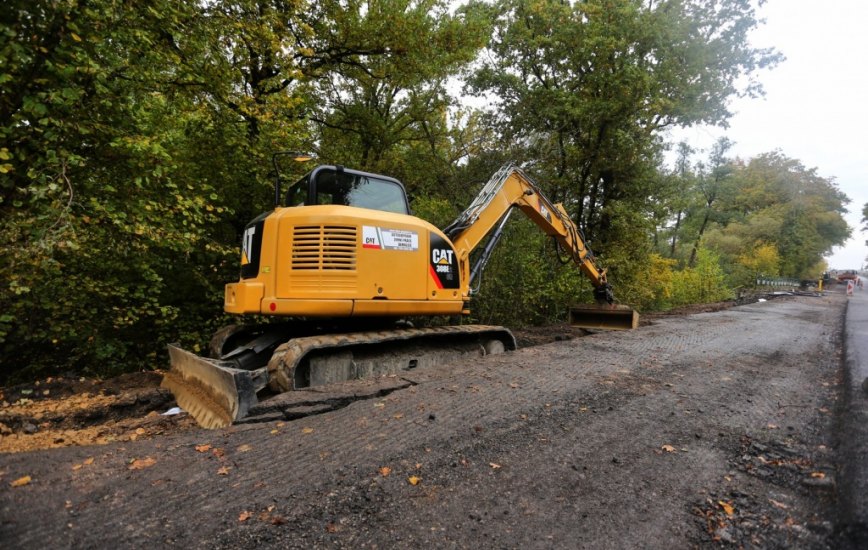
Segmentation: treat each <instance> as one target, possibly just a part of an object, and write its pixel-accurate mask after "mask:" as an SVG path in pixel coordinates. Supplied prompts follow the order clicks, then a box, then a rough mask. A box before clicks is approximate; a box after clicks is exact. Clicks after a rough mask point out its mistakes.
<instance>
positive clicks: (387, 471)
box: [380, 466, 392, 477]
mask: <svg viewBox="0 0 868 550" xmlns="http://www.w3.org/2000/svg"><path fill="white" fill-rule="evenodd" d="M391 473H392V469H391V468H389V467H388V466H383V467H382V468H380V475H381V476H383V477H389V474H391Z"/></svg>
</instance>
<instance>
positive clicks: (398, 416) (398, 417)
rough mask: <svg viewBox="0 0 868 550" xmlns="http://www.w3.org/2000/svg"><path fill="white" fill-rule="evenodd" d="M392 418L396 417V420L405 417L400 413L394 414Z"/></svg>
mask: <svg viewBox="0 0 868 550" xmlns="http://www.w3.org/2000/svg"><path fill="white" fill-rule="evenodd" d="M392 418H394V419H395V420H401V419H402V418H404V415H403V414H402V413H398V414H396V415H395V416H393V417H392Z"/></svg>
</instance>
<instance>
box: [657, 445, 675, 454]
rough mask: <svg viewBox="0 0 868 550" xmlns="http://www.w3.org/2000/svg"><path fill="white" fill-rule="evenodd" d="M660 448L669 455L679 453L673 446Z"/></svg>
mask: <svg viewBox="0 0 868 550" xmlns="http://www.w3.org/2000/svg"><path fill="white" fill-rule="evenodd" d="M660 448H661V449H663V450H664V451H666V452H667V453H677V452H678V450H677V449H676V448H675V447H673V446H672V445H661V446H660Z"/></svg>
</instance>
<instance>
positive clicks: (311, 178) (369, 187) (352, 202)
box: [284, 165, 410, 214]
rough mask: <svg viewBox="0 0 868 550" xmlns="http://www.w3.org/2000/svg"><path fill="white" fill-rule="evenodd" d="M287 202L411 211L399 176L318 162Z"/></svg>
mask: <svg viewBox="0 0 868 550" xmlns="http://www.w3.org/2000/svg"><path fill="white" fill-rule="evenodd" d="M284 204H285V205H286V206H305V205H309V206H312V205H324V204H330V205H343V206H355V207H357V208H367V209H370V210H379V211H381V212H393V213H395V214H409V213H410V206H409V204H408V202H407V193H406V191H405V190H404V186H403V185H402V184H401V182H399V181H398V180H396V179H394V178H390V177H388V176H382V175H379V174H369V173H367V172H360V171H358V170H349V169H346V168H344V167H343V166H328V165H327V166H318V167H317V168H315V169H314V170H312V171H310V172H308V173H307V174H305V175H304V177H302V178H301V179H299V180H298V181H297V182H295V183H294V184H292V185H291V186H290V187H289V189H288V190H287V192H286V198H285V201H284Z"/></svg>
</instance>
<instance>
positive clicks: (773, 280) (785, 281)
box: [756, 276, 802, 288]
mask: <svg viewBox="0 0 868 550" xmlns="http://www.w3.org/2000/svg"><path fill="white" fill-rule="evenodd" d="M801 283H802V282H801V280H799V279H790V278H786V277H763V276H759V277H757V278H756V286H758V287H788V288H798V287H799V286H800V285H801Z"/></svg>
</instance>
